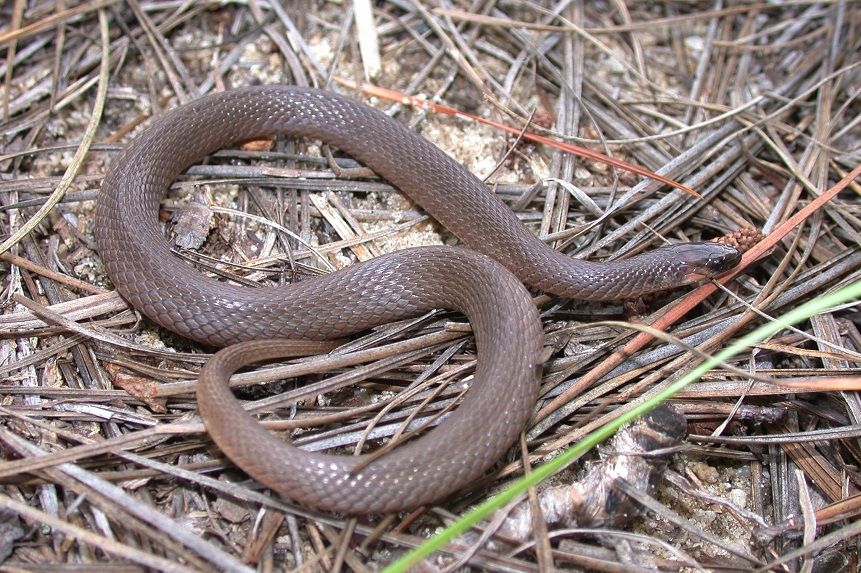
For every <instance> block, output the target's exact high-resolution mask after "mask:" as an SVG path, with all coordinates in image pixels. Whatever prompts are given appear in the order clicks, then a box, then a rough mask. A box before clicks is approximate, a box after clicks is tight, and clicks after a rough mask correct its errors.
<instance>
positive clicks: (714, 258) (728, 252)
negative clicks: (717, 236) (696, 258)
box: [706, 243, 741, 274]
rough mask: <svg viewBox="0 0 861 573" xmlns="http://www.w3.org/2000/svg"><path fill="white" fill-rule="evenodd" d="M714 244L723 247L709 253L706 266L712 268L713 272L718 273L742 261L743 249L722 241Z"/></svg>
mask: <svg viewBox="0 0 861 573" xmlns="http://www.w3.org/2000/svg"><path fill="white" fill-rule="evenodd" d="M712 244H714V245H716V246H718V247H721V248H720V249H717V250H716V252H714V253H712V254H711V255H709V257H708V261H707V262H706V266H707V267H708V268H709V269H711V270H712V272H713V273H715V274H718V273H722V272H724V271H728V270H729V269H731V268H733V267H735V266H736V265H738V264H739V263H740V262H741V251H739V250H738V249H736V248H735V247H729V246H726V245H721V244H720V243H712Z"/></svg>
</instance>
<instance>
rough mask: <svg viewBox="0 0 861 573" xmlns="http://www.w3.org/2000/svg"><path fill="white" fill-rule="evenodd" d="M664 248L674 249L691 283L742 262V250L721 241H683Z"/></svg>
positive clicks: (678, 263) (679, 263)
mask: <svg viewBox="0 0 861 573" xmlns="http://www.w3.org/2000/svg"><path fill="white" fill-rule="evenodd" d="M663 248H664V249H667V250H672V254H673V257H674V258H675V260H676V262H677V265H678V268H679V269H680V270H681V271H682V273H683V274H684V275H685V276H686V278H687V282H689V283H693V282H696V281H700V280H703V279H709V278H712V277H714V276H717V275H719V274H721V273H723V272H724V271H728V270H730V269H731V268H733V267H735V266H736V265H738V264H739V263H740V262H741V251H739V250H738V249H736V248H735V247H729V246H727V245H722V244H720V243H714V242H704V243H682V244H678V245H671V246H668V247H663ZM659 250H662V249H659Z"/></svg>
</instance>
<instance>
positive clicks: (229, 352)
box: [95, 86, 739, 514]
mask: <svg viewBox="0 0 861 573" xmlns="http://www.w3.org/2000/svg"><path fill="white" fill-rule="evenodd" d="M270 135H290V136H293V137H307V138H313V139H319V140H321V141H324V142H326V143H328V144H331V145H334V146H336V147H338V148H340V149H341V150H343V151H344V152H346V153H348V154H350V155H352V156H353V157H355V158H356V159H358V160H359V161H361V162H363V163H364V164H365V165H367V166H368V167H370V168H371V169H373V170H374V171H375V172H376V173H378V174H379V175H380V176H382V177H384V178H386V179H387V180H389V181H390V182H391V183H393V184H394V185H396V186H397V187H399V188H400V189H401V190H403V191H404V192H405V193H407V194H408V195H409V196H410V197H411V198H412V199H414V200H415V201H416V202H417V203H419V204H420V205H422V206H423V207H424V208H425V209H426V210H427V211H428V212H429V213H431V214H432V215H433V216H434V217H435V218H436V219H437V220H438V221H439V222H440V223H442V224H443V225H445V226H446V227H447V228H448V229H449V230H450V231H452V232H453V233H455V234H456V235H457V236H458V237H459V238H460V239H461V240H463V241H464V242H465V243H466V244H467V245H468V246H469V247H470V248H471V249H472V250H466V249H462V248H453V247H425V248H416V249H407V250H404V251H399V252H396V253H392V254H389V255H385V256H382V257H379V258H376V259H373V260H371V261H368V262H364V263H360V264H356V265H352V266H350V267H348V268H346V269H342V270H339V271H338V272H335V273H331V274H329V275H326V276H323V277H319V278H316V279H313V280H307V281H304V282H301V283H298V284H295V285H291V286H289V287H272V288H262V289H249V288H244V287H239V286H236V285H232V284H227V283H224V282H219V281H216V280H214V279H210V278H207V277H204V276H203V275H201V274H200V273H199V272H197V271H196V270H194V269H193V268H191V267H190V266H189V265H187V264H185V263H183V262H182V261H180V260H178V259H176V258H175V257H173V256H172V255H171V253H170V248H169V246H168V244H167V242H166V240H165V238H164V234H163V232H162V230H161V228H160V226H159V223H158V218H157V212H158V204H159V201H160V200H161V198H162V196H163V194H164V193H165V191H166V190H167V188H168V187H169V186H170V184H171V182H172V181H173V180H174V179H175V178H176V176H177V175H179V174H180V173H181V172H182V170H184V169H185V168H186V167H188V166H189V165H190V164H192V163H193V162H195V161H198V160H200V159H201V158H203V157H205V156H206V155H207V154H209V153H211V152H213V151H215V150H217V149H219V148H221V147H224V146H226V145H228V144H230V143H233V142H236V141H241V140H245V139H250V138H253V137H263V136H270ZM95 235H96V241H97V247H98V249H99V252H100V255H101V257H102V259H103V261H104V265H105V270H106V272H107V274H108V276H109V277H110V279H111V280H112V282H113V283H114V285H115V287H116V289H117V290H118V291H119V292H120V294H122V296H123V297H125V298H126V300H128V301H129V302H130V303H131V304H132V305H133V306H134V307H136V308H137V309H139V310H140V311H141V312H142V313H143V314H145V315H146V316H147V317H149V318H150V319H152V320H153V321H155V322H157V323H159V324H161V325H163V326H165V327H166V328H168V329H170V330H173V331H174V332H177V333H179V334H181V335H183V336H186V337H188V338H191V339H193V340H196V341H199V342H201V343H204V344H208V345H213V346H218V347H225V346H227V347H229V348H227V349H225V350H223V351H221V352H220V353H218V354H216V356H215V357H214V358H213V359H212V360H211V361H210V362H209V363H208V364H207V366H206V367H205V368H204V371H203V372H202V375H201V380H200V383H199V385H198V402H199V407H200V412H201V415H202V416H203V418H204V420H205V423H206V428H207V431H208V432H209V433H210V435H211V436H212V438H213V440H214V441H215V442H216V444H218V446H219V447H220V448H221V449H222V451H223V452H224V453H225V454H226V455H227V456H228V457H230V458H231V459H232V460H233V461H234V462H235V463H236V464H237V465H238V466H240V467H241V468H242V469H243V470H245V471H246V472H247V473H248V474H249V475H251V476H252V477H254V478H256V479H257V480H258V481H260V482H261V483H263V484H265V485H267V486H269V487H271V488H272V489H274V490H276V491H279V492H281V493H283V494H285V495H287V496H288V497H291V498H293V499H296V500H299V501H302V502H305V503H308V504H310V505H314V506H316V507H319V508H322V509H327V510H332V511H340V512H346V513H353V514H356V513H370V512H392V511H398V510H401V509H405V508H410V507H415V506H419V505H422V504H426V503H430V502H432V501H435V500H438V499H440V498H442V497H445V496H446V495H448V494H450V493H452V492H453V491H456V490H457V489H459V488H462V487H463V486H464V485H466V484H468V483H469V482H470V481H472V480H474V479H476V478H477V477H478V476H480V475H481V474H482V473H484V472H485V471H486V470H487V469H488V468H489V467H490V466H491V465H493V463H494V462H495V461H497V460H498V459H499V458H500V457H501V456H502V454H503V453H504V452H505V451H506V450H507V449H508V448H509V447H510V446H511V444H512V443H513V442H514V441H515V440H516V438H517V436H518V435H519V433H520V431H521V430H522V428H523V426H524V425H525V423H526V421H527V420H528V418H529V416H530V413H531V410H532V407H533V405H534V403H535V401H536V399H537V393H538V387H539V382H540V377H541V365H540V363H539V360H540V359H539V355H540V350H541V345H542V328H541V323H540V320H539V317H538V313H537V310H536V309H535V307H534V305H533V304H532V301H531V298H530V295H529V292H528V291H527V290H526V288H525V287H524V286H523V284H526V285H529V286H532V287H535V288H538V289H541V290H543V291H546V292H549V293H553V294H557V295H559V296H563V297H572V298H584V299H593V300H609V299H618V298H625V297H633V296H637V295H640V294H644V293H647V292H652V291H656V290H662V289H666V288H672V287H676V286H679V285H683V284H688V283H690V282H693V281H695V280H699V279H701V278H705V277H708V276H712V275H714V274H717V273H719V272H721V271H723V270H726V269H728V268H731V267H732V266H734V265H735V264H736V263H737V261H738V257H739V255H738V252H737V251H736V250H735V249H732V248H730V247H724V246H722V245H718V244H715V243H696V244H687V245H680V246H674V247H663V248H659V249H656V250H654V251H651V252H648V253H645V254H643V255H639V256H637V257H632V258H630V259H627V260H623V261H614V262H611V263H596V262H588V261H582V260H577V259H572V258H569V257H567V256H565V255H564V254H560V253H558V252H556V251H554V250H553V249H551V248H549V247H548V246H546V245H545V244H544V243H543V242H542V241H540V240H539V239H538V238H537V237H535V236H534V235H533V234H532V233H531V232H530V231H529V230H528V229H526V228H525V227H524V226H523V225H522V224H521V223H520V221H519V220H518V219H517V217H516V216H515V215H514V213H512V212H511V210H510V209H508V208H507V207H506V206H505V205H504V204H503V203H502V202H501V201H499V200H498V199H497V198H496V197H495V196H494V195H493V194H492V193H490V192H489V191H488V190H487V189H486V188H485V186H484V185H483V184H482V183H481V182H480V181H479V180H478V179H476V178H475V177H474V176H473V175H472V174H471V173H469V172H468V171H466V170H465V169H463V168H462V167H461V166H460V165H459V164H457V163H456V162H455V161H453V160H452V159H450V158H449V157H448V156H447V155H445V154H444V153H443V152H442V151H440V150H439V149H438V148H437V147H435V146H434V145H433V144H431V143H430V142H428V141H426V140H425V139H423V138H422V137H420V136H418V135H416V134H414V133H413V132H411V131H410V130H408V129H407V128H406V127H404V126H402V125H401V124H400V123H398V122H397V121H395V120H393V119H391V118H389V117H388V116H386V115H385V114H382V113H380V112H378V111H376V110H374V109H372V108H370V107H368V106H365V105H363V104H360V103H358V102H356V101H353V100H351V99H349V98H345V97H342V96H339V95H336V94H333V93H330V92H325V91H321V90H316V89H308V88H299V87H291V86H266V87H252V88H245V89H238V90H233V91H228V92H223V93H218V94H212V95H209V96H205V97H202V98H199V99H197V100H195V101H193V102H191V103H190V104H188V105H185V106H182V107H180V108H178V109H176V110H174V111H172V112H170V113H168V114H166V115H165V116H164V117H162V118H161V119H160V120H158V121H156V122H155V123H154V124H153V125H152V126H151V127H149V128H148V129H147V130H145V131H144V133H142V134H141V135H140V136H139V137H138V138H137V139H136V140H134V141H133V142H132V143H131V144H129V145H128V146H127V147H126V148H125V149H124V150H123V151H122V152H121V153H120V154H119V155H118V157H117V158H116V159H115V160H114V162H113V163H112V165H111V167H110V169H109V170H108V173H107V174H106V176H105V180H104V183H103V185H102V188H101V192H100V194H99V199H98V205H97V209H96V226H95ZM485 255H486V256H485ZM434 308H448V309H453V310H457V311H460V312H462V313H463V314H464V315H466V316H467V318H468V319H469V321H470V323H471V325H472V329H473V332H474V334H475V339H476V345H477V347H478V352H479V360H478V362H477V366H476V370H475V377H474V382H473V386H472V388H471V390H470V391H469V392H468V393H467V395H466V397H465V399H464V401H463V404H462V405H461V406H460V407H458V408H457V409H456V410H455V411H454V412H453V413H452V414H451V415H449V416H448V417H447V418H446V419H445V420H444V421H443V422H442V423H441V424H440V425H439V426H438V427H437V428H435V429H434V430H432V431H430V432H429V433H427V434H426V435H424V436H422V437H421V438H419V439H417V440H413V441H412V442H410V443H408V444H406V445H405V446H402V447H398V448H395V449H394V450H393V451H392V452H388V453H386V454H385V455H383V456H382V457H380V458H379V459H376V460H374V461H372V462H370V463H369V464H367V465H365V464H364V462H363V461H362V460H363V458H362V457H361V456H359V457H349V456H333V455H325V454H311V453H308V452H304V451H301V450H298V449H296V448H294V447H292V446H290V445H289V444H286V443H284V442H281V441H279V440H277V439H275V438H274V437H273V436H271V435H270V434H269V433H268V432H266V431H265V430H264V429H263V428H262V427H261V426H259V424H257V423H256V421H255V420H254V419H253V418H251V417H249V416H248V415H247V414H246V413H245V412H244V410H243V409H242V408H241V407H240V406H239V404H238V403H237V402H236V400H235V399H234V398H233V395H232V393H231V392H230V390H229V389H228V388H227V386H226V377H227V376H229V374H230V373H231V372H233V371H235V370H236V369H237V368H239V367H241V366H242V365H244V364H246V363H249V362H252V361H259V360H268V359H272V358H276V357H279V356H283V355H284V353H285V352H288V351H287V350H286V349H285V348H284V344H283V343H282V342H280V339H306V340H327V339H333V338H342V337H344V336H349V335H351V334H354V333H356V332H360V331H362V330H366V329H368V328H372V327H374V326H378V325H381V324H384V323H387V322H391V321H394V320H398V319H402V318H406V317H410V316H415V315H417V314H419V313H422V312H425V311H428V310H431V309H434ZM243 341H251V342H245V343H243V344H239V345H238V346H232V345H237V344H238V343H242V342H243Z"/></svg>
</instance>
